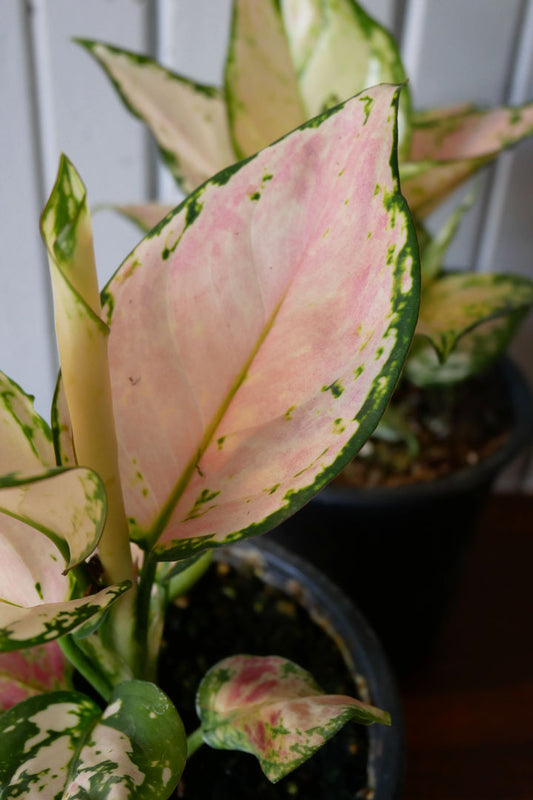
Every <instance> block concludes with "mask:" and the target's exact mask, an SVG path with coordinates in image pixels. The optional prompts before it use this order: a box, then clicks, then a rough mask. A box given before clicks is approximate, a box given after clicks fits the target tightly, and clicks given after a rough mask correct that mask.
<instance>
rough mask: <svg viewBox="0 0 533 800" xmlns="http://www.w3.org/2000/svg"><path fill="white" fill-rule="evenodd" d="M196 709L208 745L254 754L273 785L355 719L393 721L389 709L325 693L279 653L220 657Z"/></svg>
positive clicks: (386, 722)
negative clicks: (388, 712) (275, 654)
mask: <svg viewBox="0 0 533 800" xmlns="http://www.w3.org/2000/svg"><path fill="white" fill-rule="evenodd" d="M196 708H197V712H198V715H199V717H200V719H201V722H202V735H203V739H204V741H205V742H206V743H207V744H209V745H211V747H215V748H218V749H223V750H243V751H245V752H247V753H252V754H253V755H255V756H256V757H257V758H258V759H259V763H260V765H261V769H262V770H263V772H264V773H265V775H266V776H267V778H268V779H269V780H270V781H272V782H273V783H275V782H276V781H278V780H280V778H283V777H284V776H285V775H287V774H288V773H289V772H291V771H292V770H293V769H295V768H296V767H297V766H299V765H300V764H301V763H302V762H304V761H306V760H307V759H308V758H310V757H311V756H312V755H313V754H314V753H315V752H316V751H317V750H318V749H319V748H320V747H321V746H322V745H323V744H324V742H326V741H327V740H328V739H330V738H331V737H332V736H334V734H335V733H336V732H337V731H338V730H339V729H340V728H342V727H343V725H345V724H346V723H347V722H348V721H350V720H354V721H356V722H359V723H362V724H364V725H370V724H371V723H373V722H381V723H383V724H385V725H390V717H389V714H387V712H385V711H381V710H380V709H378V708H375V707H374V706H370V705H367V704H365V703H361V702H360V701H359V700H355V699H354V698H351V697H347V696H344V695H325V694H324V693H323V692H322V691H321V690H320V688H319V687H318V686H317V684H316V683H315V681H314V679H313V677H312V676H311V675H310V674H309V673H308V672H306V671H305V670H303V669H302V668H301V667H299V666H297V665H296V664H294V663H293V662H291V661H287V660H286V659H284V658H278V657H276V656H266V657H258V656H242V655H241V656H232V657H230V658H226V659H224V660H223V661H220V662H219V663H218V664H216V665H215V666H214V667H213V668H212V669H210V670H209V672H208V673H207V675H206V676H205V678H204V679H203V681H202V682H201V684H200V687H199V690H198V694H197V700H196Z"/></svg>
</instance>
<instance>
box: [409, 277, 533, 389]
mask: <svg viewBox="0 0 533 800" xmlns="http://www.w3.org/2000/svg"><path fill="white" fill-rule="evenodd" d="M532 303H533V282H531V281H529V280H528V279H527V278H522V277H520V276H516V275H497V274H487V273H468V272H466V273H454V274H449V275H444V276H442V277H441V278H439V279H437V280H436V281H434V282H433V283H431V284H430V285H429V287H428V288H427V289H426V290H425V291H424V292H423V293H422V298H421V308H420V318H419V322H418V325H417V328H416V333H417V334H418V335H417V336H416V337H415V341H414V343H413V346H412V348H411V351H410V353H409V358H408V361H407V364H406V370H405V374H406V376H407V378H408V379H409V380H410V381H411V382H412V383H415V384H416V385H418V386H439V385H448V384H454V383H457V382H459V381H462V380H464V379H465V378H468V377H469V376H470V375H474V374H475V373H477V372H480V371H481V370H483V369H485V368H486V367H488V366H489V365H490V364H491V362H492V361H494V359H495V358H497V357H498V356H499V355H501V353H503V352H504V351H505V350H506V348H507V346H508V344H509V342H510V340H511V339H512V337H513V335H514V333H515V331H516V328H517V327H518V325H519V324H520V322H521V321H522V319H523V318H524V316H525V314H527V312H528V310H529V308H530V307H531V305H532Z"/></svg>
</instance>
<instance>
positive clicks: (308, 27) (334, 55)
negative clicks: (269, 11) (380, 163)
mask: <svg viewBox="0 0 533 800" xmlns="http://www.w3.org/2000/svg"><path fill="white" fill-rule="evenodd" d="M281 9H282V14H283V21H284V27H285V31H286V34H287V38H288V41H289V46H290V49H291V53H292V60H293V62H294V65H295V69H296V73H297V76H298V84H299V89H300V94H301V96H302V100H303V103H304V108H305V116H306V117H313V116H315V115H316V114H318V113H320V112H321V111H323V110H324V109H325V108H331V107H332V106H334V105H336V104H337V103H339V102H341V101H342V100H345V99H346V98H347V97H351V96H352V95H354V94H356V93H357V92H361V91H363V90H364V89H366V88H367V87H368V86H375V85H376V84H378V83H403V82H404V81H405V80H406V75H405V71H404V68H403V65H402V62H401V59H400V53H399V50H398V45H397V44H396V42H395V40H394V38H393V37H392V35H391V34H390V33H389V32H388V31H387V30H386V29H385V28H383V27H382V26H381V25H380V24H379V23H378V22H376V20H374V19H372V17H370V16H369V15H368V14H367V13H366V12H365V11H364V10H363V9H362V8H361V6H360V5H359V4H358V3H356V2H354V0H281ZM409 116H410V99H409V91H408V90H407V89H405V90H404V91H402V96H401V99H400V111H399V129H400V145H399V152H400V157H401V156H402V155H407V151H408V147H409V135H410V123H409Z"/></svg>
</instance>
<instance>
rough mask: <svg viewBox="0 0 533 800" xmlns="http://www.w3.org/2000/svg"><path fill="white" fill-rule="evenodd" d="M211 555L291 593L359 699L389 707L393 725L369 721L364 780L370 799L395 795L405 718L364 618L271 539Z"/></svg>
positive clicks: (402, 759)
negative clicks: (327, 637)
mask: <svg viewBox="0 0 533 800" xmlns="http://www.w3.org/2000/svg"><path fill="white" fill-rule="evenodd" d="M215 557H216V558H217V560H218V559H220V560H224V561H227V562H229V563H230V564H235V565H238V564H239V563H242V562H244V563H247V564H248V565H250V566H251V567H252V568H253V570H254V572H255V573H256V574H257V575H258V576H259V577H260V578H262V579H264V580H265V581H266V582H268V583H270V584H271V585H273V586H276V588H279V589H282V590H284V591H286V592H287V593H288V594H289V595H291V596H293V597H295V599H297V600H298V601H299V602H300V603H301V604H302V605H303V606H304V608H306V609H307V610H308V612H309V613H310V615H311V617H312V618H313V619H315V621H317V622H318V623H319V624H321V625H322V626H323V627H324V628H325V630H326V631H327V632H328V633H330V634H331V636H332V639H334V640H335V642H336V643H337V645H339V643H342V645H343V646H342V647H340V649H341V652H342V654H343V657H344V659H345V661H346V663H347V665H348V667H349V668H350V670H351V671H352V672H353V674H354V680H355V682H356V685H357V688H358V691H359V692H360V696H361V697H362V699H363V700H366V701H368V702H372V703H373V704H374V705H377V706H379V707H380V708H383V709H385V710H387V711H388V712H389V713H390V714H391V718H392V726H391V727H390V728H388V727H386V726H383V725H377V724H375V725H370V726H369V727H368V737H369V763H368V781H369V786H370V787H371V788H372V789H373V790H374V794H373V799H374V800H398V798H400V797H401V796H402V790H403V782H404V777H405V723H404V714H403V707H402V703H401V699H400V694H399V691H398V688H397V685H396V679H395V677H394V675H393V672H392V669H391V667H390V666H389V662H388V660H387V657H386V655H385V652H384V650H383V648H382V646H381V644H380V642H379V640H378V639H377V637H376V634H375V633H374V631H373V630H372V628H371V627H370V625H369V624H368V622H367V621H366V619H365V617H364V616H363V615H362V614H361V612H360V611H359V610H358V609H357V608H356V606H355V605H354V604H353V603H352V601H351V600H349V599H348V597H347V596H346V595H345V594H344V593H343V592H342V591H341V590H340V589H339V588H338V586H336V585H335V584H334V583H333V582H332V581H331V580H329V578H327V577H326V576H325V575H324V574H323V573H322V572H320V570H318V569H317V568H316V567H314V566H313V565H312V564H310V563H309V562H307V561H305V560H304V559H302V558H301V557H300V556H297V555H295V554H294V553H292V552H290V551H289V550H286V549H285V548H284V547H282V546H281V545H279V544H277V543H275V542H272V541H271V540H265V539H255V540H254V541H241V542H238V543H236V544H234V545H231V546H230V547H221V548H220V549H218V550H217V551H215Z"/></svg>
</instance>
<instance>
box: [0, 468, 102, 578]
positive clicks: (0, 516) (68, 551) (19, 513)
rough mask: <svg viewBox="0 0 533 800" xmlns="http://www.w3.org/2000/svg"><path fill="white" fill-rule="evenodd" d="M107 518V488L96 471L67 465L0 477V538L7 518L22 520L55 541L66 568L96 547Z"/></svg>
mask: <svg viewBox="0 0 533 800" xmlns="http://www.w3.org/2000/svg"><path fill="white" fill-rule="evenodd" d="M105 516H106V497H105V491H104V487H103V485H102V482H101V480H100V478H99V477H98V475H96V473H95V472H92V471H91V470H88V469H84V468H78V469H68V470H64V471H62V472H60V471H52V472H48V473H43V474H41V475H37V476H35V477H33V478H24V479H16V478H14V479H12V480H9V481H8V480H7V479H6V478H4V479H3V480H2V481H0V537H1V536H2V535H3V526H4V525H5V523H6V518H7V519H8V518H14V519H16V520H19V521H21V522H23V523H25V524H26V525H28V526H31V527H32V528H35V529H36V530H38V531H40V532H41V533H44V534H45V536H47V537H48V538H49V539H50V540H51V541H52V542H54V544H55V545H56V546H57V547H58V549H59V550H60V552H61V553H62V555H63V558H64V559H65V562H66V569H67V570H68V569H71V568H72V567H73V566H75V565H76V564H79V563H81V562H82V561H84V560H85V559H86V558H87V557H88V556H89V555H90V554H91V553H92V552H93V550H94V549H95V548H96V545H97V544H98V541H99V539H100V536H101V534H102V530H103V527H104V522H105Z"/></svg>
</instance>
